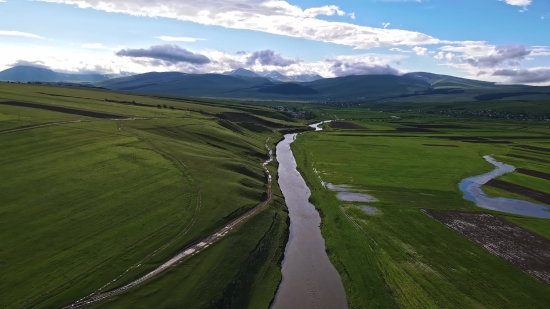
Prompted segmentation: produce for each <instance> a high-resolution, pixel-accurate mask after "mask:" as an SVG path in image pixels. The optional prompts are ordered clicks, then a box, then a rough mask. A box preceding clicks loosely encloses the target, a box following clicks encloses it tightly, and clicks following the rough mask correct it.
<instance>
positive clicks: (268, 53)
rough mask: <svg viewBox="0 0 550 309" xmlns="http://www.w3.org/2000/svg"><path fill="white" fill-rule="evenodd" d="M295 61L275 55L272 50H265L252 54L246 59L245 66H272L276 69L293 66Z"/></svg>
mask: <svg viewBox="0 0 550 309" xmlns="http://www.w3.org/2000/svg"><path fill="white" fill-rule="evenodd" d="M296 62H297V61H296V60H292V59H289V58H284V57H282V56H281V55H279V54H276V53H275V52H274V51H273V50H270V49H266V50H260V51H256V52H253V53H252V54H251V55H250V56H249V57H248V59H247V61H246V64H247V65H249V66H252V65H254V64H256V63H259V64H261V65H272V66H278V67H287V66H289V65H292V64H295V63H296Z"/></svg>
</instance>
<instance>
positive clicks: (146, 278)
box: [63, 138, 273, 309]
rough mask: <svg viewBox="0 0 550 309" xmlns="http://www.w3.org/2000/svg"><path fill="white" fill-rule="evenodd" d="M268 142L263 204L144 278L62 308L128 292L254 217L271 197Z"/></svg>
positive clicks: (79, 305)
mask: <svg viewBox="0 0 550 309" xmlns="http://www.w3.org/2000/svg"><path fill="white" fill-rule="evenodd" d="M268 141H269V138H268V139H267V140H266V145H265V147H266V148H267V149H268V151H269V159H268V160H267V161H265V162H264V163H263V168H264V171H265V173H267V176H268V177H267V178H268V181H267V199H266V200H265V201H264V202H262V203H260V204H258V205H256V207H254V208H253V209H251V210H249V211H248V212H246V213H245V214H244V215H242V216H240V217H239V218H237V219H235V220H233V221H232V222H231V223H229V224H228V225H226V226H225V227H224V228H222V229H221V230H219V231H217V232H216V233H214V234H212V235H210V236H207V237H205V238H203V239H201V240H200V241H198V242H196V243H194V244H192V245H190V246H188V247H187V248H185V249H183V250H182V251H180V252H179V253H178V254H176V255H175V256H174V257H173V258H171V259H170V260H168V261H167V262H165V263H164V264H162V265H160V266H159V267H157V268H156V269H155V270H153V271H151V272H150V273H148V274H146V275H145V276H143V277H141V278H138V279H136V280H134V281H132V282H130V283H128V284H126V285H124V286H122V287H119V288H117V289H114V290H111V291H108V292H105V293H100V294H95V295H94V294H93V295H91V296H88V297H86V298H83V299H80V300H78V301H76V302H74V303H73V304H71V305H69V306H65V307H63V309H70V308H81V307H85V306H88V305H91V304H93V303H97V302H99V301H102V300H104V299H107V298H110V297H113V296H115V295H118V294H121V293H123V292H125V291H126V290H129V289H131V288H133V287H135V286H137V285H139V284H141V283H143V282H144V281H147V280H148V279H151V278H153V277H155V276H157V275H159V274H160V273H162V272H163V271H165V270H167V269H168V268H169V267H171V266H174V265H176V264H177V263H179V262H180V261H182V260H183V259H185V258H187V257H190V256H193V255H195V254H197V253H199V252H201V251H202V250H204V249H205V248H207V247H209V246H210V245H212V244H213V243H214V242H216V241H217V240H219V239H221V238H222V237H223V236H225V235H226V234H227V233H228V232H229V231H230V230H231V229H232V228H234V227H235V226H236V225H238V224H239V223H241V222H242V221H244V220H246V219H248V218H249V217H251V216H252V215H254V214H255V213H256V212H258V211H259V210H260V209H262V208H263V207H264V206H265V205H267V204H268V203H269V202H270V201H271V198H272V196H273V193H272V187H271V184H272V177H271V173H270V172H269V169H268V168H267V165H268V164H269V163H270V162H271V161H273V154H272V151H271V149H270V148H269V147H268V145H267V142H268Z"/></svg>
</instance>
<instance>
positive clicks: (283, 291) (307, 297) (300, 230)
mask: <svg viewBox="0 0 550 309" xmlns="http://www.w3.org/2000/svg"><path fill="white" fill-rule="evenodd" d="M295 137H296V134H287V135H285V139H284V140H283V141H281V142H280V143H279V144H277V160H278V161H279V185H280V187H281V191H282V192H283V195H284V197H285V202H286V204H287V206H288V212H289V216H290V236H289V240H288V243H287V245H286V249H285V257H284V260H283V264H282V273H283V280H282V282H281V285H280V286H279V289H278V290H277V294H276V295H275V300H274V303H273V306H272V308H276V309H279V308H281V309H287V308H305V309H309V308H347V300H346V291H345V290H344V286H343V284H342V280H341V278H340V274H338V272H337V271H336V269H335V268H334V266H332V263H331V262H330V260H329V259H328V256H327V254H326V251H325V240H324V239H323V236H322V235H321V230H320V228H319V225H320V224H321V217H320V216H319V213H318V212H317V210H316V209H315V206H313V205H312V204H311V203H310V202H309V200H308V199H309V196H310V195H311V192H310V190H309V188H308V187H307V185H306V182H305V181H304V179H303V178H302V176H301V175H300V173H299V172H298V170H297V169H296V160H295V159H294V156H293V154H292V151H291V149H290V144H291V143H292V142H293V141H294V140H295Z"/></svg>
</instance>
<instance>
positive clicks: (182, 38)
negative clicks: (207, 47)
mask: <svg viewBox="0 0 550 309" xmlns="http://www.w3.org/2000/svg"><path fill="white" fill-rule="evenodd" d="M155 38H157V39H159V40H162V41H167V42H187V43H192V42H196V41H206V39H201V38H190V37H185V36H166V35H161V36H157V37H155Z"/></svg>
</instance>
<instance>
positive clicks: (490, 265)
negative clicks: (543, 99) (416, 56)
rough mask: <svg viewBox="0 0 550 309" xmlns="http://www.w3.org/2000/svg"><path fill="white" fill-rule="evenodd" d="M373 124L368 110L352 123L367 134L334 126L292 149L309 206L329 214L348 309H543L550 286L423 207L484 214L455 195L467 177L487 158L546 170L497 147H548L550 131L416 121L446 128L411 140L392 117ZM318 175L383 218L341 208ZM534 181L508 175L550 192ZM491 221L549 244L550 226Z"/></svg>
mask: <svg viewBox="0 0 550 309" xmlns="http://www.w3.org/2000/svg"><path fill="white" fill-rule="evenodd" d="M341 112H342V111H341V110H338V109H337V110H334V111H332V112H327V114H337V113H341ZM343 112H347V111H346V110H344V111H343ZM340 115H342V116H341V117H340V118H344V117H345V116H347V115H345V114H340ZM371 116H372V117H380V116H379V115H378V114H373V113H372V112H368V111H365V113H364V114H358V113H355V117H354V118H356V119H362V118H364V120H358V121H353V122H355V123H356V124H358V125H361V126H364V127H366V128H367V129H370V130H369V131H364V130H361V131H358V130H338V129H331V128H328V125H327V126H325V128H327V131H325V132H320V133H319V132H315V133H313V132H312V133H309V132H308V133H305V134H302V135H301V136H300V137H299V138H298V139H297V142H296V143H294V144H293V151H294V154H295V157H296V159H297V162H298V165H299V167H300V169H301V172H302V174H303V175H304V176H305V178H306V180H307V182H308V185H309V186H310V188H311V189H312V192H313V195H312V197H311V199H312V202H313V204H315V205H316V207H318V209H319V211H320V213H321V214H322V218H323V223H322V233H323V236H324V238H325V240H326V245H327V251H328V252H329V256H330V258H331V261H332V262H333V264H334V265H335V266H336V268H337V269H338V270H339V272H340V274H341V276H342V280H343V282H344V285H345V287H346V292H347V294H348V301H349V305H350V308H392V307H399V308H545V307H546V306H547V304H548V302H549V301H550V296H549V295H550V294H549V292H550V286H548V285H546V284H544V283H543V282H541V281H538V280H537V279H535V278H533V277H531V276H529V275H527V274H525V273H523V272H522V271H520V270H519V269H517V268H516V267H515V266H513V265H511V264H509V263H508V262H506V261H504V260H503V259H500V258H498V257H496V256H494V255H492V254H491V253H489V252H488V251H486V250H484V249H483V248H481V247H479V246H478V245H476V244H475V243H473V242H471V241H469V240H468V239H467V238H465V237H464V236H462V235H460V234H459V233H456V232H455V231H453V230H451V229H449V228H447V227H445V226H444V225H442V224H441V223H439V222H437V221H436V220H434V219H432V218H430V217H429V216H427V215H426V214H424V213H422V212H421V209H433V210H461V211H470V212H487V211H486V210H484V209H482V208H479V207H477V206H475V205H474V204H472V203H470V202H467V201H466V200H464V199H463V198H462V193H461V192H460V190H459V188H458V183H459V182H460V181H461V180H462V179H463V178H466V177H470V176H475V175H479V174H482V173H484V172H487V171H490V170H492V169H493V168H494V167H493V166H492V165H491V164H489V163H487V162H486V161H485V160H484V159H483V158H482V157H483V156H484V155H488V154H493V155H494V157H495V158H496V159H497V160H500V161H502V162H505V163H508V164H512V165H515V166H517V167H523V168H530V169H534V170H538V171H546V172H548V168H549V166H550V165H548V164H544V163H540V162H534V161H528V160H522V159H516V158H512V157H508V156H507V154H509V153H514V152H518V151H519V150H517V149H516V147H514V145H515V144H506V143H500V142H499V143H493V142H494V141H505V142H510V143H518V144H519V143H521V144H527V145H535V146H536V145H543V144H542V143H541V142H544V141H545V140H547V138H549V137H550V136H548V127H549V125H548V123H541V122H521V123H520V122H518V121H515V122H514V121H497V120H491V121H486V120H471V121H467V122H465V121H456V120H449V119H445V118H442V117H439V118H437V117H435V116H433V117H430V118H428V119H426V118H420V117H419V118H417V119H416V120H415V122H416V123H417V124H423V125H432V128H433V125H437V126H439V127H438V128H433V129H430V130H432V131H433V132H411V131H398V130H397V129H398V128H400V127H403V128H405V127H410V126H408V125H406V124H404V123H403V122H404V121H393V122H391V121H390V120H389V119H387V118H389V117H387V118H386V120H385V121H382V122H380V121H374V122H373V121H372V120H376V119H377V118H370V117H371ZM333 119H334V118H333ZM407 121H408V120H407ZM441 125H443V127H441ZM476 137H477V138H478V140H474V138H476ZM426 145H430V146H426ZM433 145H444V146H442V147H437V146H433ZM449 146H451V147H449ZM453 146H454V147H453ZM328 149H330V151H327V150H328ZM532 155H533V156H535V154H532ZM537 157H544V155H542V154H541V155H538V156H537ZM314 169H315V170H317V171H318V172H319V176H320V177H321V179H322V180H323V181H325V182H329V183H333V184H336V185H350V186H351V187H352V188H353V189H352V191H353V192H364V193H367V194H370V195H372V196H374V197H375V198H376V199H378V202H374V203H370V204H369V206H372V207H375V208H377V210H378V213H377V214H376V215H371V214H368V213H366V212H364V211H363V210H361V209H360V208H359V207H357V206H360V205H366V204H365V203H346V202H341V201H339V200H338V199H337V198H336V192H333V191H330V190H328V189H326V188H324V187H323V186H322V185H321V183H320V181H319V178H318V175H317V174H316V173H315V171H314ZM527 177H531V176H524V175H519V176H518V175H516V173H513V174H508V175H505V176H504V178H505V179H507V180H508V181H511V182H515V183H518V184H522V185H525V186H531V187H533V188H538V189H546V190H548V189H547V188H548V187H549V186H548V183H550V182H549V181H548V180H540V179H536V180H534V179H530V178H527ZM545 182H546V186H545ZM493 193H494V192H493ZM519 198H522V197H521V196H519ZM523 198H525V197H523ZM490 213H493V214H495V215H497V216H499V217H500V218H504V219H506V220H509V221H510V222H513V223H515V224H517V225H519V226H520V227H523V228H525V229H528V230H531V231H534V232H536V233H538V234H540V235H542V236H544V237H547V238H550V221H548V220H544V219H536V218H524V217H520V216H515V215H508V214H503V213H498V212H490Z"/></svg>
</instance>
